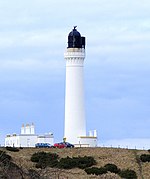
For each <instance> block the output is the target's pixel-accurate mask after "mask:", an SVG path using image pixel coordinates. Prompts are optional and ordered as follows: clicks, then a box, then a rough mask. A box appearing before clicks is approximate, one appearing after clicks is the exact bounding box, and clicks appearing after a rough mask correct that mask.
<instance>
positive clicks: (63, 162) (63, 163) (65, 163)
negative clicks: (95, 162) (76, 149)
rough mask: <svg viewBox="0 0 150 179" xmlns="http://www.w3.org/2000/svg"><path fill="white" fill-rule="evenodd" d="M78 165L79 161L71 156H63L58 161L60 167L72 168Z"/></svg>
mask: <svg viewBox="0 0 150 179" xmlns="http://www.w3.org/2000/svg"><path fill="white" fill-rule="evenodd" d="M76 167H77V161H76V160H74V159H72V158H70V157H67V158H61V159H60V161H59V163H58V168H63V169H71V168H76Z"/></svg>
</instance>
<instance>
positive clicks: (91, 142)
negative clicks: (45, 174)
mask: <svg viewBox="0 0 150 179" xmlns="http://www.w3.org/2000/svg"><path fill="white" fill-rule="evenodd" d="M64 57H65V60H66V93H65V132H64V139H65V140H66V141H68V142H70V143H73V144H80V145H81V144H83V145H88V146H96V144H97V136H86V120H85V106H84V80H83V66H84V59H85V37H82V36H81V35H80V33H79V32H78V31H77V30H76V26H74V29H73V30H72V31H71V32H70V33H69V35H68V47H67V50H66V52H65V54H64Z"/></svg>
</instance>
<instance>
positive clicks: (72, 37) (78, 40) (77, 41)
mask: <svg viewBox="0 0 150 179" xmlns="http://www.w3.org/2000/svg"><path fill="white" fill-rule="evenodd" d="M76 27H77V26H74V29H73V30H72V31H71V32H70V33H69V35H68V48H85V37H81V35H80V33H79V32H78V31H77V29H76Z"/></svg>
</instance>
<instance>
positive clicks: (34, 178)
mask: <svg viewBox="0 0 150 179" xmlns="http://www.w3.org/2000/svg"><path fill="white" fill-rule="evenodd" d="M28 176H29V177H30V179H40V175H39V173H38V172H37V171H36V170H33V169H29V170H28Z"/></svg>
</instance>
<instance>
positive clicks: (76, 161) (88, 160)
mask: <svg viewBox="0 0 150 179" xmlns="http://www.w3.org/2000/svg"><path fill="white" fill-rule="evenodd" d="M95 164H96V161H95V160H94V158H93V157H89V156H84V157H73V158H70V157H66V158H61V159H60V161H59V163H58V168H64V169H71V168H81V169H84V168H87V167H91V166H92V165H95Z"/></svg>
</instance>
